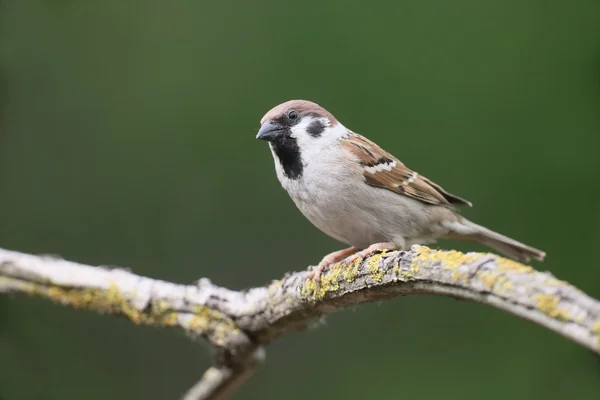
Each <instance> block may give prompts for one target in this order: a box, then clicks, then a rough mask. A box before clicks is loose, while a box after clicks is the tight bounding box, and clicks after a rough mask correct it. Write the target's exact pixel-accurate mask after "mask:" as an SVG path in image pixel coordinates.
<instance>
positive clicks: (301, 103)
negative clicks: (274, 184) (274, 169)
mask: <svg viewBox="0 0 600 400" xmlns="http://www.w3.org/2000/svg"><path fill="white" fill-rule="evenodd" d="M260 123H261V127H260V130H259V131H258V134H257V135H256V138H257V139H261V140H266V141H268V142H269V145H270V147H271V150H272V152H273V155H274V156H275V160H276V162H278V163H279V165H280V166H281V167H282V170H283V173H284V175H285V176H286V177H287V178H288V179H299V178H300V177H302V174H303V170H304V167H305V166H306V165H308V164H310V163H312V162H313V160H317V159H320V158H321V157H322V154H323V150H325V149H331V148H333V147H334V146H335V144H337V143H339V141H340V139H341V138H342V137H343V136H344V135H346V134H347V130H346V128H344V126H343V125H342V124H340V123H339V122H338V121H337V120H336V119H335V117H334V116H333V115H331V113H330V112H329V111H327V110H325V109H324V108H323V107H321V106H320V105H318V104H315V103H313V102H310V101H306V100H290V101H286V102H285V103H282V104H280V105H278V106H277V107H274V108H273V109H271V110H270V111H269V112H268V113H266V114H265V116H264V117H263V118H262V119H261V120H260Z"/></svg>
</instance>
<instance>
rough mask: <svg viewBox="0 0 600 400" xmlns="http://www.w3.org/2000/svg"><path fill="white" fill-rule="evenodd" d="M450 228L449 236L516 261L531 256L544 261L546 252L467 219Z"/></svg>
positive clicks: (525, 260)
mask: <svg viewBox="0 0 600 400" xmlns="http://www.w3.org/2000/svg"><path fill="white" fill-rule="evenodd" d="M452 230H453V233H452V234H451V235H450V236H451V237H455V238H458V239H467V240H472V241H475V242H479V243H481V244H483V245H485V246H488V247H490V248H492V249H494V250H496V251H499V252H500V253H502V254H504V255H505V256H507V257H510V258H512V259H515V260H518V261H524V262H529V260H530V259H532V258H533V259H535V260H538V261H544V257H546V253H545V252H543V251H542V250H538V249H536V248H534V247H531V246H527V245H526V244H523V243H521V242H518V241H516V240H514V239H511V238H509V237H508V236H504V235H502V234H500V233H498V232H494V231H492V230H490V229H488V228H485V227H483V226H481V225H477V224H476V223H474V222H471V221H469V220H467V219H462V220H461V221H460V222H456V223H454V224H453V226H452Z"/></svg>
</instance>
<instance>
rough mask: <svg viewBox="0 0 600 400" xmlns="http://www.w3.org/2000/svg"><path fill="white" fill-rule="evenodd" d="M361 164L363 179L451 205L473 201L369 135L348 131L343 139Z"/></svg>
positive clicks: (430, 202) (400, 192)
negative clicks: (408, 163)
mask: <svg viewBox="0 0 600 400" xmlns="http://www.w3.org/2000/svg"><path fill="white" fill-rule="evenodd" d="M343 145H344V147H345V148H346V150H348V151H350V152H351V153H352V154H354V155H355V156H356V157H357V158H358V160H359V162H360V163H361V165H362V166H363V167H364V173H363V174H364V177H365V180H366V183H367V184H368V185H370V186H373V187H379V188H383V189H387V190H390V191H392V192H394V193H398V194H401V195H404V196H408V197H411V198H413V199H416V200H419V201H422V202H424V203H428V204H435V205H443V206H452V205H453V204H460V205H467V206H469V207H471V206H472V204H471V203H470V202H469V201H467V200H465V199H463V198H461V197H458V196H456V195H453V194H451V193H449V192H447V191H446V190H444V189H443V188H442V187H441V186H440V185H438V184H436V183H435V182H433V181H431V180H429V179H427V178H426V177H424V176H422V175H419V174H418V173H416V172H415V171H413V170H411V169H409V168H407V167H406V166H405V165H404V164H403V163H402V162H401V161H400V160H398V159H397V158H396V157H394V156H393V155H391V154H390V153H388V152H387V151H385V150H383V149H382V148H381V147H379V146H378V145H377V144H375V143H373V142H372V141H370V140H369V139H367V138H365V137H363V136H361V135H358V134H356V133H354V132H350V135H349V136H348V137H347V138H346V139H344V143H343Z"/></svg>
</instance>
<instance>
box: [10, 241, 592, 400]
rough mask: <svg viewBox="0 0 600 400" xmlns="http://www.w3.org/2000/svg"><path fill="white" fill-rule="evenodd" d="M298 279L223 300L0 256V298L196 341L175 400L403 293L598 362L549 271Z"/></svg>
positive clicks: (575, 311) (580, 297) (381, 267)
mask: <svg viewBox="0 0 600 400" xmlns="http://www.w3.org/2000/svg"><path fill="white" fill-rule="evenodd" d="M306 276H307V272H306V271H303V272H296V273H290V274H287V275H286V276H284V277H283V278H282V279H280V280H277V281H273V282H272V283H271V284H269V285H266V286H263V287H256V288H252V289H249V290H245V291H232V290H229V289H226V288H222V287H218V286H216V285H214V284H212V283H211V282H210V281H209V280H208V279H201V280H200V281H198V283H197V284H196V285H179V284H175V283H170V282H165V281H160V280H155V279H151V278H146V277H142V276H138V275H135V274H133V273H131V272H129V271H126V270H124V269H118V268H117V269H108V268H105V267H91V266H86V265H81V264H77V263H73V262H69V261H65V260H62V259H59V258H54V257H45V256H34V255H28V254H22V253H17V252H12V251H8V250H2V249H0V293H1V292H6V293H25V294H30V295H35V296H39V297H45V298H47V299H50V300H52V301H55V302H58V303H62V304H68V305H71V306H73V307H75V308H87V309H93V310H97V311H99V312H101V313H107V314H117V315H122V316H125V317H127V318H129V319H130V320H131V321H132V322H134V323H136V324H149V325H155V326H175V327H179V328H182V329H184V330H185V331H187V332H189V333H191V334H194V335H201V336H203V337H204V338H206V339H207V340H208V341H209V343H210V344H211V345H212V346H214V347H215V348H216V349H217V350H218V351H217V357H216V360H215V365H214V366H213V367H211V368H209V369H208V370H207V371H206V373H205V374H204V376H203V378H202V379H201V380H200V382H198V383H197V384H196V385H195V386H194V387H193V388H192V389H190V390H189V391H188V392H187V393H186V395H185V396H184V399H185V400H196V399H223V398H226V397H227V396H228V395H229V394H230V393H231V392H232V391H233V390H234V389H235V388H236V387H238V386H239V385H240V384H241V383H243V382H244V381H245V380H246V379H247V378H248V377H249V376H250V375H251V374H252V372H253V371H254V370H255V368H256V366H257V365H258V364H259V363H260V361H262V359H263V358H264V350H263V348H262V346H263V345H265V344H267V343H269V342H270V341H272V340H273V339H275V338H277V337H278V336H280V335H283V334H285V333H287V332H290V331H294V330H298V329H302V328H304V327H306V326H307V324H308V323H309V322H310V321H311V320H312V319H314V318H315V317H318V316H320V315H323V314H327V313H330V312H332V311H334V310H337V309H340V308H343V307H347V306H350V305H354V304H359V303H365V302H370V301H376V300H383V299H388V298H393V297H397V296H403V295H409V294H421V293H429V294H441V295H446V296H451V297H456V298H461V299H468V300H472V301H475V302H479V303H483V304H488V305H491V306H494V307H496V308H499V309H502V310H505V311H508V312H510V313H512V314H515V315H517V316H520V317H522V318H524V319H527V320H530V321H533V322H536V323H537V324H539V325H541V326H544V327H546V328H548V329H551V330H553V331H555V332H557V333H559V334H561V335H563V336H564V337H566V338H568V339H571V340H573V341H575V342H577V343H579V344H581V345H583V346H585V347H587V348H588V349H590V350H592V351H594V352H596V353H598V354H600V302H598V301H597V300H595V299H593V298H591V297H589V296H587V295H586V294H585V293H583V292H581V291H580V290H578V289H577V288H575V287H573V286H571V285H570V284H568V283H567V282H565V281H560V280H558V279H556V278H555V277H554V276H552V275H551V274H550V273H548V272H538V271H536V270H534V269H533V268H531V267H529V266H525V265H522V264H519V263H517V262H514V261H510V260H507V259H505V258H502V257H499V256H496V255H492V254H488V253H467V254H464V253H460V252H457V251H436V250H432V249H429V248H428V247H424V246H413V247H412V248H411V250H409V251H405V252H397V251H394V252H388V253H379V254H374V255H372V256H370V257H369V258H367V259H365V260H357V262H355V263H354V264H352V265H343V264H342V265H339V264H336V265H334V266H332V267H331V268H330V269H329V270H328V271H327V272H326V273H325V274H324V275H323V276H322V279H321V281H320V282H319V283H318V284H316V283H315V282H313V281H312V280H307V279H306Z"/></svg>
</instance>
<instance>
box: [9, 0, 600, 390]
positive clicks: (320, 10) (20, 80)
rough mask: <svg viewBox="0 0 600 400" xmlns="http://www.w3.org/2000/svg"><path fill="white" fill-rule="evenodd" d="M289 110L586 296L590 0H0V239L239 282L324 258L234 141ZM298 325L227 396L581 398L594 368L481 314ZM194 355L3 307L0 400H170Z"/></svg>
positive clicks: (407, 302) (432, 304) (96, 320)
mask: <svg viewBox="0 0 600 400" xmlns="http://www.w3.org/2000/svg"><path fill="white" fill-rule="evenodd" d="M291 98H305V99H310V100H313V101H316V102H318V103H320V104H322V105H323V106H325V107H326V108H328V109H329V110H330V111H332V112H333V113H334V114H335V115H336V116H337V117H338V118H339V119H340V120H341V121H343V122H344V124H345V125H346V126H348V127H350V128H351V129H353V130H355V131H357V132H359V133H363V134H365V135H367V136H368V137H370V138H371V139H374V140H375V141H377V142H378V143H379V144H380V145H382V146H383V147H384V148H386V149H388V150H390V151H392V152H393V153H395V154H396V155H397V156H398V157H399V158H401V159H402V160H403V161H404V162H405V163H406V164H408V165H409V166H410V167H412V168H414V169H416V170H417V171H419V172H420V173H422V174H424V175H426V176H428V177H431V178H433V179H434V180H436V181H437V182H439V183H440V184H442V185H443V186H444V187H445V188H447V189H448V190H450V191H451V192H454V193H456V194H458V195H460V196H464V197H465V198H467V199H469V200H471V201H472V202H473V203H474V204H475V207H474V208H473V209H469V210H465V215H467V216H468V217H470V218H472V219H474V220H476V221H477V222H479V223H482V224H485V225H487V226H489V227H491V228H494V229H496V230H498V231H500V232H503V233H505V234H508V235H510V236H513V237H515V238H517V239H519V240H522V241H524V242H526V243H528V244H531V245H533V246H536V247H539V248H541V249H544V250H546V251H547V252H548V257H547V261H546V262H544V263H543V264H535V266H536V267H537V268H540V269H544V270H550V271H551V272H553V273H554V274H556V275H557V276H558V277H559V278H561V279H566V280H568V281H570V282H572V283H573V284H575V285H577V286H578V287H580V288H581V289H582V290H584V291H585V292H587V293H589V294H590V295H592V296H595V297H597V298H599V297H600V263H599V262H598V246H599V243H600V211H599V208H598V199H599V196H600V156H599V155H598V151H599V150H600V2H598V1H597V0H575V1H571V2H565V1H556V0H546V1H539V0H504V1H491V0H488V1H481V0H455V1H452V2H448V1H442V0H437V1H419V0H403V1H397V2H391V1H388V2H378V1H373V2H367V1H358V0H333V1H323V2H321V1H315V0H306V1H303V2H282V1H275V0H262V1H255V2H243V1H236V2H234V1H221V2H214V1H213V2H208V1H183V0H172V1H168V2H167V1H158V0H147V1H144V2H137V1H132V0H119V1H102V2H100V1H96V2H84V1H69V0H54V1H50V0H46V1H40V0H28V1H19V0H0V188H1V189H0V190H1V195H0V221H1V222H0V246H1V247H4V248H7V249H12V250H19V251H24V252H31V253H36V254H39V253H51V254H59V255H61V256H62V257H65V258H67V259H71V260H76V261H80V262H83V263H90V264H103V265H119V266H127V267H129V268H131V269H132V270H133V271H134V272H136V273H139V274H144V275H149V276H151V277H155V278H162V279H166V280H172V281H176V282H182V283H189V282H192V281H194V280H195V279H197V278H200V277H209V278H210V279H211V280H213V282H215V283H217V284H219V285H224V286H227V287H230V288H237V289H241V288H246V287H249V286H252V285H259V284H264V283H266V282H269V281H270V280H271V279H276V278H279V277H281V276H282V275H283V274H284V273H285V272H286V271H289V270H300V269H303V268H305V267H306V266H307V265H309V264H311V263H313V264H314V263H315V262H317V261H318V260H320V258H321V257H322V256H323V255H324V254H325V253H327V252H329V251H333V250H336V249H338V248H340V246H341V245H340V244H339V243H336V242H335V241H334V240H333V239H330V238H328V237H326V236H325V235H324V234H322V233H320V232H319V231H318V230H316V228H313V227H312V226H311V225H310V223H309V222H308V221H306V220H305V219H304V218H303V217H302V216H301V214H300V213H299V212H298V211H297V210H296V209H295V207H294V205H293V203H292V202H291V201H290V199H289V198H288V197H287V194H286V193H285V192H284V191H283V190H282V189H281V188H280V186H279V183H278V182H277V179H276V177H275V173H274V167H273V161H272V158H271V154H270V152H269V150H268V148H267V146H266V144H265V143H263V142H258V141H256V140H255V139H254V136H255V134H256V131H257V129H258V127H259V124H258V122H259V120H260V118H261V117H262V115H263V114H264V113H265V112H266V111H267V110H268V109H270V108H271V107H272V106H274V105H276V104H278V103H280V102H282V101H285V100H288V99H291ZM438 246H439V247H443V248H457V249H460V250H484V249H483V248H482V247H479V246H477V245H474V244H469V243H467V244H464V243H455V242H440V243H439V244H438ZM241 260H243V262H240V261H241ZM317 325H318V326H317V327H316V328H313V329H309V330H308V331H306V332H303V333H298V334H292V335H288V336H287V337H284V338H282V339H280V340H278V341H277V342H275V343H274V344H273V345H271V346H270V347H269V348H268V353H267V362H266V364H265V365H264V367H263V368H262V369H261V370H260V372H259V373H258V374H257V375H256V376H255V377H254V378H253V379H252V380H251V381H249V382H248V384H246V385H245V386H244V387H243V388H242V389H241V390H239V391H238V392H237V393H236V394H235V396H234V398H235V399H239V400H241V399H280V398H286V399H306V398H309V397H310V398H314V399H362V398H375V399H392V398H403V399H442V398H444V399H447V398H456V399H463V400H468V399H480V398H482V397H483V398H486V399H488V400H492V399H506V398H511V399H517V400H521V399H528V400H529V399H547V400H548V399H564V398H565V397H569V398H576V399H591V398H599V397H600V360H599V359H598V357H596V356H594V355H593V354H591V353H590V352H589V351H587V350H585V349H583V348H581V347H579V346H577V345H575V344H573V343H571V342H568V341H566V340H564V339H563V338H561V337H559V336H558V335H556V334H554V333H551V332H549V331H546V330H544V329H542V328H540V327H538V326H536V325H533V324H531V323H529V322H525V321H522V320H520V319H518V318H516V317H514V316H510V315H508V314H505V313H503V312H501V311H498V310H495V309H492V308H489V307H485V306H481V305H477V304H472V303H468V302H461V301H455V300H452V299H448V298H442V297H433V296H419V297H407V298H398V299H395V300H393V301H389V302H385V303H381V304H368V305H362V306H358V307H355V308H353V309H348V310H344V311H341V312H338V313H336V314H334V315H331V316H328V317H327V318H326V319H325V320H324V321H321V322H320V323H319V324H317ZM209 363H210V352H209V349H208V347H207V346H206V345H203V344H198V343H194V342H192V341H190V340H189V339H188V338H187V337H186V336H185V335H184V334H183V333H181V332H179V331H175V330H167V329H162V330H161V329H154V328H150V327H138V326H133V325H132V324H130V323H128V322H127V321H125V320H122V319H118V318H112V317H105V316H98V315H96V314H94V313H91V312H81V311H73V310H71V309H68V308H64V307H60V306H57V305H53V304H49V303H47V302H44V301H41V300H37V299H28V298H23V297H1V298H0V397H1V398H2V399H3V400H21V399H26V400H29V399H31V400H33V399H44V400H46V399H49V400H52V399H61V400H68V399H81V398H84V399H90V400H94V399H106V398H110V399H147V400H152V399H173V398H178V396H179V395H180V394H182V393H183V392H184V391H185V390H187V388H189V387H190V386H191V385H192V384H193V383H194V382H195V381H196V380H197V379H198V378H199V377H200V375H201V373H202V372H203V370H204V369H205V368H206V367H207V366H208V365H209Z"/></svg>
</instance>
